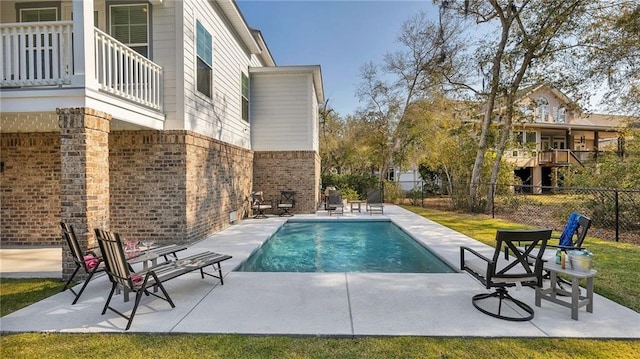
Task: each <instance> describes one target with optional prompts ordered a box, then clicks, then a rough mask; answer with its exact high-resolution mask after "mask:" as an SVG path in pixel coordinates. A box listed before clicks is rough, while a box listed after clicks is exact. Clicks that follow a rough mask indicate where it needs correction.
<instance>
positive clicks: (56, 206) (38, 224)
mask: <svg viewBox="0 0 640 359" xmlns="http://www.w3.org/2000/svg"><path fill="white" fill-rule="evenodd" d="M0 143H1V146H0V158H1V160H2V162H3V163H4V168H3V171H2V173H0V204H1V206H0V208H1V209H0V237H1V238H2V245H3V246H7V245H60V240H61V237H60V229H59V227H58V221H59V218H60V217H59V212H60V133H59V132H46V133H2V134H0Z"/></svg>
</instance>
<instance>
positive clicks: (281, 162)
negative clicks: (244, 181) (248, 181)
mask: <svg viewBox="0 0 640 359" xmlns="http://www.w3.org/2000/svg"><path fill="white" fill-rule="evenodd" d="M319 186H320V156H319V155H318V153H317V152H314V151H272V152H255V153H254V164H253V190H255V191H263V192H264V197H265V199H268V200H277V199H279V198H280V191H282V190H293V191H295V192H296V208H294V210H293V211H291V212H292V213H315V212H316V210H317V208H318V191H319Z"/></svg>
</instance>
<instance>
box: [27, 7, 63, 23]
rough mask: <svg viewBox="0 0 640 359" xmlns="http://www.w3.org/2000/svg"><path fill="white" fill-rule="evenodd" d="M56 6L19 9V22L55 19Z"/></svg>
mask: <svg viewBox="0 0 640 359" xmlns="http://www.w3.org/2000/svg"><path fill="white" fill-rule="evenodd" d="M57 20H58V8H55V7H47V8H39V9H35V8H34V9H20V22H38V21H57Z"/></svg>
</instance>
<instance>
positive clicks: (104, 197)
mask: <svg viewBox="0 0 640 359" xmlns="http://www.w3.org/2000/svg"><path fill="white" fill-rule="evenodd" d="M58 117H59V123H60V126H61V131H60V132H59V133H58V132H52V133H3V134H2V135H1V148H0V150H1V151H2V152H1V154H2V158H1V159H2V162H4V169H3V171H2V174H1V176H2V177H1V181H0V201H1V203H2V210H1V212H0V226H1V227H0V229H1V230H2V232H1V238H0V239H1V243H2V245H62V247H63V249H64V251H63V277H65V278H66V277H68V276H69V275H70V273H71V270H73V268H74V265H73V262H72V261H71V258H70V255H69V252H68V250H67V248H66V245H63V241H62V238H61V231H60V228H59V222H60V220H63V221H66V222H69V223H71V224H73V225H74V227H75V229H76V232H77V234H78V236H79V239H80V241H81V245H82V246H83V247H87V246H92V245H95V237H94V235H93V232H92V231H93V228H96V227H100V228H106V229H110V230H112V231H117V232H119V233H121V235H122V236H123V238H124V239H127V238H135V239H138V240H142V239H145V238H153V239H154V240H157V241H158V242H159V243H161V242H172V243H188V242H192V241H194V240H199V239H202V238H204V237H205V236H207V235H209V234H212V233H214V232H216V231H219V230H220V229H223V228H225V227H226V226H228V225H230V217H231V215H232V214H233V215H234V217H235V218H236V219H238V220H239V219H242V218H245V217H247V216H248V215H249V214H250V200H249V197H250V191H251V190H252V189H263V190H264V191H265V194H266V196H267V197H268V198H272V199H277V198H279V196H280V190H283V189H290V190H294V191H296V192H297V194H296V199H297V206H296V208H295V209H294V211H293V212H294V213H314V212H315V210H316V207H317V203H318V200H317V198H318V186H319V181H320V157H319V155H318V154H317V153H316V152H313V151H290V152H257V153H254V152H252V151H250V150H246V149H243V148H240V147H236V146H233V145H229V144H226V143H224V142H220V141H217V140H214V139H211V138H208V137H205V136H201V135H198V134H195V133H193V132H189V131H178V130H176V131H113V132H111V133H110V132H109V128H110V120H111V118H110V115H108V114H105V113H102V112H99V111H95V110H93V109H90V108H75V109H71V108H67V109H58ZM252 183H253V185H252Z"/></svg>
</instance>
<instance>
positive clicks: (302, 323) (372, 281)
mask: <svg viewBox="0 0 640 359" xmlns="http://www.w3.org/2000/svg"><path fill="white" fill-rule="evenodd" d="M374 217H378V218H379V217H380V216H379V215H376V216H374ZM384 217H388V218H391V219H392V220H393V221H394V222H395V223H396V224H398V225H399V226H400V227H402V228H403V229H404V230H406V231H407V232H410V233H411V234H412V235H413V236H414V237H415V238H416V239H418V240H419V241H421V242H422V243H423V244H425V245H426V246H428V247H429V248H430V249H431V250H432V251H434V252H435V253H437V254H438V255H439V256H441V257H442V258H443V259H444V260H445V261H447V262H449V263H450V264H451V265H452V266H453V267H454V268H458V267H459V264H458V262H459V255H460V254H459V253H460V250H459V247H460V246H461V245H466V246H471V247H473V248H476V249H478V250H480V251H483V252H486V253H492V252H493V249H491V248H490V247H488V246H486V245H483V244H481V243H479V242H477V241H475V240H473V239H471V238H468V237H466V236H464V235H462V234H460V233H457V232H455V231H452V230H450V229H448V228H446V227H443V226H441V225H439V224H437V223H434V222H432V221H430V220H427V219H424V218H422V217H420V216H417V215H415V214H413V213H411V212H409V211H406V210H404V209H402V208H400V207H396V206H392V205H387V206H385V215H384ZM294 218H310V219H331V220H337V221H345V220H352V219H357V218H369V215H366V214H358V215H356V214H350V213H345V215H344V216H340V217H338V218H336V217H335V216H333V217H329V216H327V215H326V214H324V215H323V214H318V215H317V216H316V215H305V216H302V215H296V216H295V217H294ZM286 220H287V218H280V217H271V218H268V219H249V220H244V221H241V222H240V223H238V224H235V225H233V226H231V227H229V228H227V229H225V230H223V231H221V232H219V233H217V234H215V235H213V236H211V237H210V238H207V239H206V240H203V241H200V242H198V243H195V244H194V245H192V246H190V248H189V249H188V250H187V251H186V252H184V254H182V255H187V254H189V253H195V252H199V251H202V250H212V251H216V252H220V253H226V254H230V255H233V259H231V260H228V261H225V262H223V269H224V270H225V284H224V285H220V284H219V282H218V281H217V280H216V279H215V278H210V277H206V278H205V279H201V278H200V276H199V274H198V273H197V272H195V273H191V274H187V275H184V276H182V277H179V278H177V279H174V280H172V281H169V282H167V283H166V289H167V290H168V292H169V294H170V295H171V298H172V299H173V301H174V303H175V304H176V307H175V308H173V309H172V308H171V307H170V306H169V304H168V303H166V302H164V301H162V300H159V299H156V298H153V297H144V298H143V299H142V302H141V305H140V307H139V309H138V313H137V314H136V316H135V319H134V321H133V324H132V326H131V329H130V330H129V331H128V332H132V333H135V332H139V333H239V334H259V335H280V334H281V335H311V336H315V335H323V336H340V337H353V336H368V335H376V336H378V335H379V336H395V335H416V336H465V337H466V336H468V337H577V338H640V313H637V312H635V311H633V310H631V309H629V308H626V307H623V306H621V305H618V304H616V303H614V302H612V301H610V300H608V299H606V298H603V297H601V296H599V295H596V296H595V300H594V312H593V313H587V312H586V310H585V308H581V309H580V313H579V321H575V320H572V319H571V313H570V310H569V309H568V308H565V307H562V306H560V305H557V304H554V303H550V302H546V301H543V302H542V306H541V307H535V306H534V291H533V290H532V289H529V288H523V289H521V290H515V289H512V290H511V291H510V293H511V294H512V295H514V296H515V297H517V298H519V299H521V300H523V301H524V302H525V303H527V304H529V305H531V306H532V307H533V308H534V310H535V318H534V319H533V320H531V321H529V322H508V321H504V320H500V319H495V318H492V317H489V316H487V315H484V314H482V313H481V312H479V311H477V310H476V309H475V308H474V307H473V305H472V304H471V297H472V296H473V295H474V294H477V293H480V292H483V291H485V289H484V288H483V286H482V285H480V283H478V282H477V281H476V280H475V279H473V278H472V277H471V276H469V275H467V274H465V273H454V274H380V273H247V272H233V271H232V270H233V269H234V268H235V267H236V266H238V265H239V264H240V263H242V261H244V260H245V259H246V258H247V257H248V256H249V255H250V254H251V252H252V251H253V250H255V249H256V248H257V247H258V246H259V245H260V244H261V243H262V242H263V241H264V240H266V239H267V238H268V237H269V236H270V235H271V234H272V233H273V232H275V231H276V230H277V229H278V228H279V227H280V225H282V224H283V223H284V222H285V221H286ZM1 252H4V249H2V250H1ZM2 260H3V261H4V254H2ZM30 262H31V261H28V262H27V263H30ZM23 263H24V262H23ZM596 265H597V264H596ZM4 268H5V266H3V271H4ZM13 271H14V272H16V271H18V269H17V268H14V269H13ZM3 276H4V273H3ZM597 281H598V277H596V278H595V282H596V284H597ZM109 288H110V285H109V283H108V281H107V278H106V277H105V276H100V277H98V278H96V279H94V280H92V282H91V283H90V284H89V286H88V288H87V290H86V291H85V293H84V294H83V295H82V297H81V299H80V301H79V302H78V304H76V305H71V302H72V300H73V296H72V294H71V293H70V292H63V293H59V294H56V295H54V296H52V297H50V298H47V299H45V300H43V301H41V302H38V303H35V304H33V305H31V306H29V307H27V308H24V309H22V310H19V311H17V312H14V313H12V314H9V315H7V316H5V317H3V318H0V329H1V330H2V331H3V332H24V331H29V332H31V331H38V332H39V331H52V332H78V333H91V332H122V331H123V330H122V328H124V327H125V325H126V321H125V319H123V318H121V317H119V316H118V315H117V314H115V313H113V312H110V311H108V312H107V313H106V314H105V315H101V314H100V312H101V311H102V306H103V305H104V302H105V299H106V296H107V295H108V293H109ZM112 303H114V304H115V305H116V306H117V307H118V308H120V309H122V310H123V311H125V312H127V313H128V312H130V310H131V307H132V302H128V303H124V302H123V301H122V296H117V297H115V299H114V300H113V301H112Z"/></svg>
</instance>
